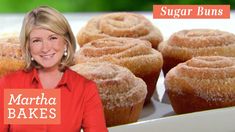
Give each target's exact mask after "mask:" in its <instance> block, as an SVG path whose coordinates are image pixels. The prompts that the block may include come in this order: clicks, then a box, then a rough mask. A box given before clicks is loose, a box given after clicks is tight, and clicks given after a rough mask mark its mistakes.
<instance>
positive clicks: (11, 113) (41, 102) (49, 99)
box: [4, 89, 61, 124]
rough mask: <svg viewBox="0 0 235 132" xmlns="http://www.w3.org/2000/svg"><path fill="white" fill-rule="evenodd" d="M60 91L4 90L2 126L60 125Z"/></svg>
mask: <svg viewBox="0 0 235 132" xmlns="http://www.w3.org/2000/svg"><path fill="white" fill-rule="evenodd" d="M60 104H61V103H60V89H50V90H47V89H5V90H4V124H60Z"/></svg>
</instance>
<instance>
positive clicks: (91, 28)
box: [77, 13, 163, 48]
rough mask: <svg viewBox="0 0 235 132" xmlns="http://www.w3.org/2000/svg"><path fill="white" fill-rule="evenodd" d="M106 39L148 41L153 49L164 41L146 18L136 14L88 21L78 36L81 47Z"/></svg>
mask: <svg viewBox="0 0 235 132" xmlns="http://www.w3.org/2000/svg"><path fill="white" fill-rule="evenodd" d="M105 37H130V38H139V39H142V40H148V41H149V42H151V43H152V46H153V48H157V46H158V44H159V43H160V42H161V41H162V40H163V37H162V34H161V32H160V31H159V29H157V28H156V27H154V26H153V25H152V23H151V22H150V21H149V20H147V19H146V18H145V17H144V16H142V15H139V14H134V13H110V14H105V15H101V16H98V17H94V18H93V19H91V20H90V21H88V23H87V25H86V26H85V27H83V28H82V29H81V30H80V31H79V33H78V35H77V41H78V43H79V45H80V46H83V45H84V44H85V43H88V42H90V41H92V40H96V39H100V38H105Z"/></svg>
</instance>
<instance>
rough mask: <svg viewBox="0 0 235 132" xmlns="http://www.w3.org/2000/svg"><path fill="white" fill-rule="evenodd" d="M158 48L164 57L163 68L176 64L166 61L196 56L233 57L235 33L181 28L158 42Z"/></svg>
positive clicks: (182, 59)
mask: <svg viewBox="0 0 235 132" xmlns="http://www.w3.org/2000/svg"><path fill="white" fill-rule="evenodd" d="M158 50H159V51H160V52H161V53H162V55H163V58H164V66H163V67H164V69H168V70H169V69H170V68H173V67H174V66H176V65H171V64H168V63H172V64H173V62H176V64H178V62H184V61H186V60H189V59H191V58H192V57H196V56H213V55H215V56H216V55H219V56H228V57H235V35H234V34H232V33H228V32H224V31H220V30H213V29H191V30H182V31H179V32H176V33H174V34H173V35H172V36H171V37H170V38H169V40H168V41H164V42H162V43H160V44H159V47H158ZM166 67H169V68H166ZM167 72H168V71H166V70H164V73H167Z"/></svg>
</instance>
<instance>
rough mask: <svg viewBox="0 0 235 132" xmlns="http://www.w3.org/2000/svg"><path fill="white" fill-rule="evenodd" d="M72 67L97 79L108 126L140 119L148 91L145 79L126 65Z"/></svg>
mask: <svg viewBox="0 0 235 132" xmlns="http://www.w3.org/2000/svg"><path fill="white" fill-rule="evenodd" d="M71 68H72V70H74V71H76V72H78V73H80V74H81V75H83V76H84V77H86V78H88V79H90V80H93V81H95V82H96V84H97V86H98V90H99V95H100V97H101V99H102V104H103V107H104V113H105V119H106V124H107V126H114V125H120V124H125V123H131V122H135V121H137V120H138V118H139V115H140V113H141V111H142V107H143V103H144V99H145V97H146V94H147V86H146V84H145V82H144V81H143V80H142V79H140V78H137V77H135V76H134V74H133V73H132V72H131V71H129V70H128V69H127V68H124V67H121V66H118V65H115V64H112V63H108V62H102V63H82V64H77V65H75V66H73V67H71Z"/></svg>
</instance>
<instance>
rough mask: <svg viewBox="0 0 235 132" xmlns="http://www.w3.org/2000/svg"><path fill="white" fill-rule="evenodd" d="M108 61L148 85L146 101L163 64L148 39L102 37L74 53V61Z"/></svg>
mask: <svg viewBox="0 0 235 132" xmlns="http://www.w3.org/2000/svg"><path fill="white" fill-rule="evenodd" d="M103 61H108V62H112V63H114V64H118V65H121V66H124V67H126V68H128V69H129V70H131V71H132V72H133V73H134V74H135V75H136V76H137V77H140V78H142V79H143V80H144V81H145V83H146V84H147V87H148V94H147V97H146V103H147V102H149V101H150V98H151V97H152V95H153V92H154V91H155V89H156V82H157V79H158V77H159V73H160V71H161V67H162V64H163V60H162V55H161V53H160V52H158V51H157V50H154V49H153V48H151V44H150V43H149V42H148V41H144V40H139V39H133V38H111V37H110V38H103V39H98V40H94V41H91V42H90V43H88V44H86V45H84V46H83V47H82V48H81V49H80V50H79V52H77V53H76V54H75V62H76V63H84V62H103Z"/></svg>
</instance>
